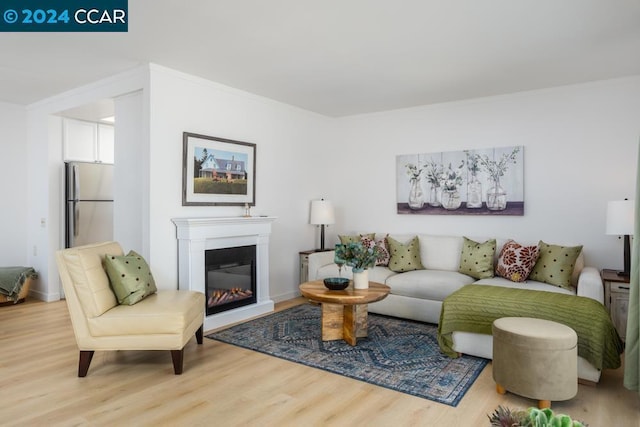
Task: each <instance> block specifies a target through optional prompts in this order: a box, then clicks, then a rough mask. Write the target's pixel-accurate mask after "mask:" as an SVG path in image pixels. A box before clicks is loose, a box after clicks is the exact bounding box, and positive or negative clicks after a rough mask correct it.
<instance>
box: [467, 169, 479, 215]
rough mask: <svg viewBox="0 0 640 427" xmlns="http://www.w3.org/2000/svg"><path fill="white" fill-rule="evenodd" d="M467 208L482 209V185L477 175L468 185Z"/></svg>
mask: <svg viewBox="0 0 640 427" xmlns="http://www.w3.org/2000/svg"><path fill="white" fill-rule="evenodd" d="M467 207H468V208H472V209H477V208H481V207H482V183H481V182H480V181H479V180H478V178H477V177H476V176H475V175H471V179H470V180H469V182H468V183H467Z"/></svg>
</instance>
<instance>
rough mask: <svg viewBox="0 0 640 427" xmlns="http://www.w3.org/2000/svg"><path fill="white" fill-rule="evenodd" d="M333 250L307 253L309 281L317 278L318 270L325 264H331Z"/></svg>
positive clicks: (333, 255) (333, 254)
mask: <svg viewBox="0 0 640 427" xmlns="http://www.w3.org/2000/svg"><path fill="white" fill-rule="evenodd" d="M334 257H335V251H325V252H314V253H312V254H309V279H308V280H309V281H312V280H317V279H318V270H319V269H320V267H324V266H325V265H329V264H333V259H334Z"/></svg>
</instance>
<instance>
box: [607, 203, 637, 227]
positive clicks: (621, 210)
mask: <svg viewBox="0 0 640 427" xmlns="http://www.w3.org/2000/svg"><path fill="white" fill-rule="evenodd" d="M634 210H635V201H634V200H618V201H614V202H609V203H608V204H607V234H613V235H618V236H625V235H629V236H632V235H633V234H634V232H635V218H634Z"/></svg>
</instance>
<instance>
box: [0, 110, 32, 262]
mask: <svg viewBox="0 0 640 427" xmlns="http://www.w3.org/2000/svg"><path fill="white" fill-rule="evenodd" d="M28 162H29V159H28V157H27V110H26V108H25V107H24V106H19V105H14V104H7V103H4V102H0V200H2V202H0V227H1V228H0V230H1V232H0V235H1V236H2V238H0V266H5V267H6V266H11V265H27V237H26V234H27V219H26V218H27V217H26V213H27V211H28V209H29V208H28V201H29V198H28V196H27V181H28V180H29V179H30V177H29V174H28V173H27V171H26V168H25V165H26V164H27V163H28Z"/></svg>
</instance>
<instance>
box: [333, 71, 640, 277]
mask: <svg viewBox="0 0 640 427" xmlns="http://www.w3.org/2000/svg"><path fill="white" fill-rule="evenodd" d="M336 126H338V129H337V130H338V134H339V135H340V137H339V138H338V139H337V140H336V141H335V143H334V144H333V145H332V147H331V148H329V151H332V152H334V153H336V154H338V153H339V154H340V155H336V156H335V157H333V162H334V165H335V169H336V170H338V171H339V173H338V174H333V175H331V179H332V184H333V187H334V189H335V191H334V194H333V196H332V197H333V199H334V204H335V205H336V206H337V209H338V212H337V220H336V222H337V224H336V227H334V228H333V230H332V234H333V235H335V234H336V233H338V232H353V231H378V232H422V233H432V234H456V235H460V234H463V235H469V236H496V237H513V238H516V239H523V240H528V241H537V240H539V239H542V240H545V241H547V242H549V243H579V244H583V245H584V247H585V256H586V259H587V262H588V263H589V264H592V265H595V266H597V267H601V268H602V267H610V268H622V243H621V241H620V240H618V239H617V238H616V237H615V236H607V235H605V210H606V204H607V201H609V200H622V199H624V198H625V197H629V198H630V199H631V198H634V193H635V175H636V160H637V147H638V142H639V140H640V76H638V77H634V78H626V79H618V80H610V81H601V82H596V83H592V84H583V85H575V86H566V87H560V88H554V89H546V90H538V91H531V92H523V93H517V94H513V95H506V96H498V97H490V98H481V99H474V100H468V101H463V102H455V103H447V104H439V105H432V106H424V107H419V108H412V109H404V110H397V111H389V112H384V113H377V114H368V115H362V116H353V117H348V118H344V119H340V120H337V124H336ZM513 145H524V157H525V167H524V173H525V178H524V184H525V192H524V194H525V215H524V216H520V217H519V216H514V217H504V216H500V217H499V216H430V215H398V214H397V213H396V205H395V204H396V194H395V191H396V190H395V188H396V187H395V186H396V183H395V167H396V166H395V156H396V155H399V154H417V153H431V152H440V151H449V150H463V149H469V148H490V147H495V146H513ZM332 238H334V237H333V236H332ZM331 242H333V240H331Z"/></svg>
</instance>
